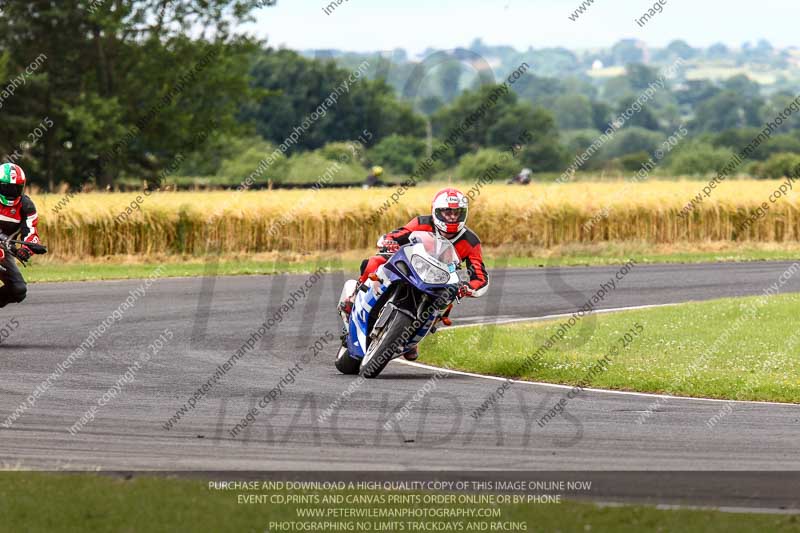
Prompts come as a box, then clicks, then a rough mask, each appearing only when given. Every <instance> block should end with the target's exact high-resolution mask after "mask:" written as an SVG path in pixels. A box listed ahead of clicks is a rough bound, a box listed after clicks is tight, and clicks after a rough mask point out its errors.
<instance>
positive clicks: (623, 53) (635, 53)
mask: <svg viewBox="0 0 800 533" xmlns="http://www.w3.org/2000/svg"><path fill="white" fill-rule="evenodd" d="M611 54H612V56H613V58H614V64H616V65H627V64H628V63H641V62H642V61H643V60H644V51H643V50H642V46H641V45H640V44H639V42H638V41H636V40H634V39H623V40H621V41H619V42H617V43H616V44H615V45H614V46H612V47H611Z"/></svg>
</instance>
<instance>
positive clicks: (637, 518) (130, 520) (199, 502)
mask: <svg viewBox="0 0 800 533" xmlns="http://www.w3.org/2000/svg"><path fill="white" fill-rule="evenodd" d="M240 494H243V493H242V492H239V491H229V490H221V491H212V490H209V488H208V483H207V482H205V481H199V480H190V479H173V478H156V477H135V478H133V479H130V480H123V479H121V478H114V477H106V476H99V475H95V474H45V473H32V472H7V473H3V474H2V483H0V511H2V515H3V519H2V522H1V523H0V530H3V531H53V532H81V533H84V532H86V533H89V532H105V531H148V532H161V531H164V532H180V531H215V532H226V531H231V532H237V533H241V532H263V531H288V530H289V529H279V528H271V527H270V522H281V523H287V522H300V523H306V524H308V523H309V522H313V521H319V520H318V519H311V518H299V517H298V512H297V511H298V509H301V508H306V509H308V508H309V507H316V508H339V509H342V508H345V509H349V508H379V509H398V508H401V507H403V508H407V507H412V506H408V505H376V504H350V505H347V504H344V505H341V504H340V505H336V504H332V505H308V504H304V505H300V504H285V505H277V504H269V503H258V504H240V503H238V500H239V498H238V496H239V495H240ZM245 494H252V493H245ZM261 494H266V493H261ZM273 494H274V493H273ZM284 494H288V493H286V492H284ZM331 494H342V495H353V494H364V495H372V496H374V495H375V493H374V492H369V493H367V492H338V493H331ZM397 494H406V495H407V494H411V493H397ZM413 507H414V508H432V509H442V508H448V507H449V508H462V509H463V508H475V507H476V506H474V505H458V504H456V505H447V504H445V505H434V504H430V505H414V506H413ZM477 507H483V508H495V509H497V508H499V510H500V513H501V518H499V519H492V520H488V519H453V518H433V519H423V520H421V519H412V520H409V519H405V520H406V524H405V526H404V528H403V529H401V530H404V531H412V530H414V529H411V528H410V527H409V526H408V522H409V521H413V522H414V523H417V524H419V523H420V522H423V523H425V522H435V523H436V524H438V525H439V526H440V528H439V529H416V530H417V531H434V530H435V531H467V530H468V529H467V524H468V523H469V522H473V523H480V522H484V521H488V523H491V522H500V521H503V522H515V523H525V524H527V527H526V528H525V529H524V530H526V531H562V532H572V531H580V532H585V531H593V532H605V531H609V532H610V531H613V532H640V531H685V532H701V531H703V532H707V531H710V532H715V531H719V532H723V531H724V532H740V531H741V532H749V531H775V532H781V531H797V526H798V518H797V517H796V516H792V515H768V514H744V513H723V512H719V511H711V510H688V509H687V510H659V509H655V508H653V507H646V506H622V507H617V506H612V507H599V506H597V505H594V504H592V503H582V502H581V503H578V502H572V501H566V502H562V503H552V504H533V503H530V504H516V505H514V504H493V505H480V506H477ZM328 520H329V521H331V522H332V523H347V522H349V523H350V524H353V526H354V527H353V528H352V529H338V531H359V530H365V531H366V530H368V529H357V528H356V527H355V525H356V524H355V522H362V521H368V522H372V523H373V527H371V528H370V529H369V530H373V531H378V530H379V529H377V524H378V523H383V524H386V523H387V522H390V521H391V520H394V521H395V527H394V528H388V529H382V531H397V530H400V529H397V528H398V527H399V526H397V525H396V522H399V521H403V519H389V518H382V519H360V518H357V519H352V518H350V519H347V518H333V519H328ZM459 522H461V523H462V524H463V526H462V528H456V527H454V524H457V523H459ZM447 524H452V525H451V526H449V527H446V526H447ZM442 527H444V528H442ZM293 530H294V531H301V530H302V531H333V530H336V529H333V528H332V527H329V528H324V529H315V528H312V529H293ZM474 530H477V531H499V530H502V529H490V528H488V527H487V528H486V529H474ZM516 530H517V531H519V530H523V529H516Z"/></svg>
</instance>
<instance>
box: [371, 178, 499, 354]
mask: <svg viewBox="0 0 800 533" xmlns="http://www.w3.org/2000/svg"><path fill="white" fill-rule="evenodd" d="M468 210H469V205H468V199H467V197H466V196H464V195H463V194H462V193H461V191H459V190H457V189H454V188H451V187H448V188H446V189H442V190H441V191H439V192H437V193H436V194H435V195H434V197H433V201H432V202H431V214H430V215H421V216H418V217H415V218H413V219H411V221H409V222H408V223H407V224H406V225H405V226H403V227H402V228H399V229H396V230H394V231H390V232H389V233H387V234H386V235H384V236H382V237H381V238H380V239H378V248H381V249H383V250H386V252H389V253H394V252H396V251H397V250H398V249H399V248H400V246H402V245H404V244H408V242H409V235H411V233H412V232H414V231H429V232H431V233H435V234H438V235H441V236H442V237H444V238H445V239H447V240H448V241H450V242H451V243H452V244H453V247H454V248H455V250H456V253H457V254H458V257H459V258H460V259H461V260H462V261H466V262H467V272H468V273H469V277H470V280H469V283H468V284H466V285H463V286H462V287H461V289H460V290H459V297H460V298H463V297H466V296H469V297H472V298H478V297H480V296H483V295H484V294H485V293H486V291H487V290H488V289H489V275H488V274H487V272H486V266H485V265H484V264H483V254H482V252H481V241H480V239H478V236H477V235H475V233H474V232H473V231H472V230H470V229H469V228H467V226H466V223H467V212H468ZM386 261H388V259H387V258H386V257H385V256H383V255H375V256H372V257H370V258H369V259H365V260H364V262H363V263H361V277H360V278H359V280H358V281H359V284H362V283H364V282H365V281H366V280H367V279H368V278H369V275H370V274H372V273H373V272H375V271H376V270H378V267H380V266H381V265H383V264H384V263H386ZM403 356H404V357H405V358H406V359H408V360H409V361H414V360H416V359H417V357H419V353H418V351H417V347H416V346H413V347H412V348H410V349H409V350H408V351H407V352H406V353H404V354H403Z"/></svg>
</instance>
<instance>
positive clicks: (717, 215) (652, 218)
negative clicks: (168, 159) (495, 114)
mask: <svg viewBox="0 0 800 533" xmlns="http://www.w3.org/2000/svg"><path fill="white" fill-rule="evenodd" d="M780 183H781V182H780V181H777V180H772V181H767V180H763V181H754V180H749V181H748V180H742V181H730V182H726V183H723V184H721V185H719V186H718V187H717V188H716V189H715V190H714V192H713V194H712V196H711V198H708V199H704V201H703V202H702V203H701V204H699V205H698V206H697V207H696V208H695V210H694V211H693V212H692V213H691V214H690V215H689V216H688V217H685V218H681V217H680V216H679V213H680V211H681V209H682V208H683V206H684V205H686V203H687V202H688V201H689V200H690V199H691V198H693V197H694V196H695V195H696V194H697V193H698V192H700V189H701V188H702V187H703V185H704V182H697V181H651V182H646V183H639V184H628V183H625V182H622V181H620V182H603V183H600V182H598V183H592V182H581V183H567V184H534V185H530V186H527V187H519V186H506V185H486V186H484V187H483V188H482V189H481V190H480V194H479V195H476V196H475V198H474V201H473V202H472V205H471V211H470V215H469V221H468V225H469V226H470V227H471V228H472V229H473V230H475V232H476V233H477V234H478V235H479V236H480V237H481V240H482V241H483V243H484V244H486V245H489V246H499V245H507V244H513V245H531V246H537V247H551V246H556V245H565V244H571V243H598V242H604V241H632V240H636V241H641V242H647V243H652V244H669V243H687V242H688V243H692V242H714V241H729V242H730V241H750V242H790V241H797V240H798V238H799V237H800V204H799V203H798V197H797V195H795V194H794V192H790V193H789V194H788V195H787V196H784V197H783V198H781V199H779V200H778V201H777V202H775V203H770V202H769V201H768V198H769V195H770V193H772V192H773V191H774V190H775V189H776V188H777V187H778V186H779V185H780ZM470 187H471V185H470V184H463V185H461V186H460V188H461V189H462V190H463V191H464V192H465V193H466V192H467V191H468V190H469V189H470ZM439 188H441V186H428V185H426V186H422V187H416V188H413V189H409V190H408V191H406V192H405V194H403V195H402V196H400V197H399V202H397V203H396V204H392V205H391V206H390V207H389V208H388V210H386V211H385V212H383V213H380V214H379V215H376V211H377V210H378V209H379V208H380V206H381V205H382V204H383V203H384V202H385V201H386V200H389V201H390V202H391V200H390V195H391V194H392V192H394V189H388V188H387V189H371V190H362V189H332V190H323V191H318V192H315V191H311V190H277V191H252V192H243V193H236V192H231V191H215V192H154V193H152V194H151V195H150V196H148V197H144V196H140V202H139V203H137V202H136V197H137V194H136V193H86V194H77V195H75V196H74V197H73V198H71V199H70V201H69V203H68V204H67V205H66V206H64V207H63V208H62V209H61V210H60V211H58V212H57V213H56V212H54V208H55V207H56V206H57V204H58V202H59V201H60V200H62V198H63V196H61V195H56V194H51V195H35V196H34V198H33V199H34V201H35V202H36V204H37V207H38V209H39V213H40V224H39V227H40V233H41V234H42V239H43V241H44V242H45V243H46V244H48V245H49V246H50V248H51V249H52V251H53V252H54V254H55V255H56V256H66V255H70V256H73V257H74V256H75V255H88V256H98V257H99V256H108V255H119V254H126V255H151V254H159V255H163V254H183V255H187V254H188V255H203V254H206V253H208V252H209V251H220V252H222V253H226V252H233V253H242V252H246V253H250V252H265V251H271V250H285V251H292V252H305V251H308V252H313V251H324V250H348V249H363V248H368V247H370V246H372V245H373V244H374V242H375V240H376V239H377V237H378V235H380V234H382V233H384V232H386V231H388V230H390V229H393V228H396V227H399V226H401V225H402V224H404V223H405V222H407V221H408V220H409V219H411V218H412V217H413V216H416V215H418V214H424V213H428V212H429V209H430V207H429V206H430V199H431V197H432V196H433V194H434V193H435V192H436V191H437V190H438V189H439ZM762 202H767V203H768V204H769V206H770V209H769V210H768V211H767V213H766V216H764V217H762V218H759V219H757V220H755V221H754V222H753V223H752V225H751V226H750V227H749V228H747V229H746V230H741V224H742V222H743V221H745V220H746V219H747V217H749V216H751V215H752V213H753V212H754V210H755V209H756V208H757V207H758V206H759V205H761V204H762ZM131 204H135V205H137V209H130V211H131V214H130V215H129V216H127V217H125V216H120V214H122V213H125V210H126V207H128V206H130V205H131ZM603 213H605V215H604V214H603ZM737 228H738V229H737Z"/></svg>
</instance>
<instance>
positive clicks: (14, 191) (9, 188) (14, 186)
mask: <svg viewBox="0 0 800 533" xmlns="http://www.w3.org/2000/svg"><path fill="white" fill-rule="evenodd" d="M23 187H25V186H24V185H22V184H21V183H0V194H2V195H3V196H5V197H6V198H19V197H20V196H22V188H23Z"/></svg>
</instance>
